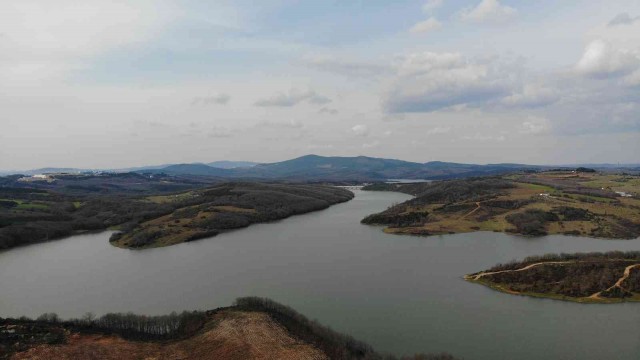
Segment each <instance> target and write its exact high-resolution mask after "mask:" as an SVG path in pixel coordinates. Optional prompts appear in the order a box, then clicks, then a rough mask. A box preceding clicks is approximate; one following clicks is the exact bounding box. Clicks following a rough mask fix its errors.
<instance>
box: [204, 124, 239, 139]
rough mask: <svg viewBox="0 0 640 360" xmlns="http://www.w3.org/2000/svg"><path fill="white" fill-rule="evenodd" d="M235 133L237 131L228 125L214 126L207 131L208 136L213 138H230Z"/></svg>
mask: <svg viewBox="0 0 640 360" xmlns="http://www.w3.org/2000/svg"><path fill="white" fill-rule="evenodd" d="M234 135H235V131H234V130H232V129H229V128H226V127H221V126H214V127H212V128H211V129H209V131H208V132H207V136H209V137H212V138H229V137H233V136H234Z"/></svg>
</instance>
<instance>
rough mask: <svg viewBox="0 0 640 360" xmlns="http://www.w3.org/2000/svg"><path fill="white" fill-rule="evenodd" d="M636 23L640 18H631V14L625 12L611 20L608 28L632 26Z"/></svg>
mask: <svg viewBox="0 0 640 360" xmlns="http://www.w3.org/2000/svg"><path fill="white" fill-rule="evenodd" d="M636 21H640V16H636V17H631V15H629V13H626V12H624V13H620V14H618V15H616V17H614V18H613V19H611V21H609V23H608V24H607V26H609V27H612V26H618V25H631V24H633V23H635V22H636Z"/></svg>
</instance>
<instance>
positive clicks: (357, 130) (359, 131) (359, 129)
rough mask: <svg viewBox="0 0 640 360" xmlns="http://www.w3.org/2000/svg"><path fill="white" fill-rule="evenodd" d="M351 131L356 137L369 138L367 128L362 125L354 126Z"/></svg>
mask: <svg viewBox="0 0 640 360" xmlns="http://www.w3.org/2000/svg"><path fill="white" fill-rule="evenodd" d="M351 131H353V133H354V134H355V135H357V136H362V137H367V136H369V127H367V126H366V125H362V124H359V125H356V126H354V127H352V128H351Z"/></svg>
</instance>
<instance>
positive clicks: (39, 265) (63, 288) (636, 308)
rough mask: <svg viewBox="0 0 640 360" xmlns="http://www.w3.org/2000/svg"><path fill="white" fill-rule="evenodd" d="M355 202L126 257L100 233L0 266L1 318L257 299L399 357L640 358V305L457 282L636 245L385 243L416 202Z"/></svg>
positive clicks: (11, 255) (479, 237) (475, 236)
mask: <svg viewBox="0 0 640 360" xmlns="http://www.w3.org/2000/svg"><path fill="white" fill-rule="evenodd" d="M355 192H356V194H357V196H356V198H355V199H354V200H352V201H350V202H348V203H344V204H339V205H336V206H333V207H331V208H329V209H326V210H323V211H320V212H315V213H310V214H306V215H301V216H295V217H291V218H289V219H285V220H282V221H279V222H275V223H270V224H259V225H252V226H251V227H249V228H247V229H242V230H239V231H234V232H230V233H226V234H223V235H220V236H217V237H214V238H211V239H204V240H199V241H196V242H192V243H186V244H181V245H177V246H172V247H167V248H159V249H150V250H142V251H132V250H125V249H119V248H115V247H113V246H111V245H109V243H108V238H109V235H110V232H103V233H99V234H87V235H79V236H74V237H71V238H68V239H64V240H58V241H53V242H49V243H44V244H37V245H32V246H27V247H23V248H17V249H13V250H10V251H6V252H3V253H0V316H2V317H8V316H20V315H27V316H31V317H36V316H38V315H39V314H41V313H43V312H56V313H58V314H59V315H60V316H62V317H65V318H66V317H79V316H82V314H84V313H86V312H88V311H91V312H94V313H96V314H103V313H106V312H128V311H132V312H135V313H142V314H164V313H168V312H171V311H174V310H176V311H180V310H185V309H186V310H193V309H211V308H215V307H219V306H227V305H230V304H231V303H232V302H233V300H234V299H235V298H237V297H240V296H247V295H256V296H265V297H270V298H272V299H274V300H276V301H279V302H281V303H284V304H287V305H290V306H292V307H293V308H295V309H296V310H298V311H300V312H301V313H303V314H305V315H307V316H308V317H310V318H313V319H317V320H319V321H320V322H321V323H323V324H326V325H329V326H331V327H332V328H334V329H335V330H338V331H342V332H346V333H348V334H351V335H353V336H354V337H356V338H358V339H361V340H364V341H366V342H368V343H370V344H371V345H373V346H374V347H375V348H376V349H377V350H379V351H384V352H391V353H395V354H398V355H400V354H409V353H415V352H442V351H447V352H450V353H452V354H454V355H456V356H459V357H462V358H464V359H467V360H469V359H487V360H488V359H620V360H626V359H629V360H631V359H633V360H637V359H640V304H638V303H628V304H614V305H602V304H591V305H586V304H575V303H569V302H561V301H554V300H547V299H535V298H528V297H520V296H511V295H507V294H503V293H499V292H496V291H493V290H491V289H488V288H486V287H483V286H480V285H477V284H471V283H468V282H465V281H464V280H462V276H463V275H464V274H467V273H471V272H475V271H478V270H483V269H485V268H487V267H490V266H492V265H494V264H496V263H498V262H506V261H509V260H513V259H522V258H523V257H526V256H529V255H540V254H544V253H558V252H587V251H610V250H640V240H630V241H629V240H627V241H625V240H597V239H589V238H581V237H564V236H547V237H542V238H525V237H519V236H511V235H506V234H499V233H486V232H483V233H472V234H459V235H448V236H434V237H414V236H394V235H388V234H385V233H383V232H382V231H381V228H379V227H372V226H366V225H361V224H360V220H361V219H362V218H363V217H365V216H366V215H369V214H371V213H374V212H378V211H381V210H384V209H385V208H386V207H387V206H389V205H391V204H393V203H398V202H402V201H404V200H406V199H408V198H409V197H408V196H407V195H404V194H398V193H384V192H362V191H355Z"/></svg>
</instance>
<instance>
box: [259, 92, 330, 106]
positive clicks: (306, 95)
mask: <svg viewBox="0 0 640 360" xmlns="http://www.w3.org/2000/svg"><path fill="white" fill-rule="evenodd" d="M302 102H308V103H310V104H315V105H324V104H328V103H330V102H331V99H329V98H327V97H325V96H322V95H319V94H317V93H316V92H315V91H313V90H306V91H299V90H296V89H291V90H290V91H289V92H288V93H279V94H276V95H274V96H272V97H270V98H266V99H262V100H258V101H256V102H255V104H254V105H255V106H263V107H271V106H273V107H292V106H296V105H298V104H300V103H302Z"/></svg>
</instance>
